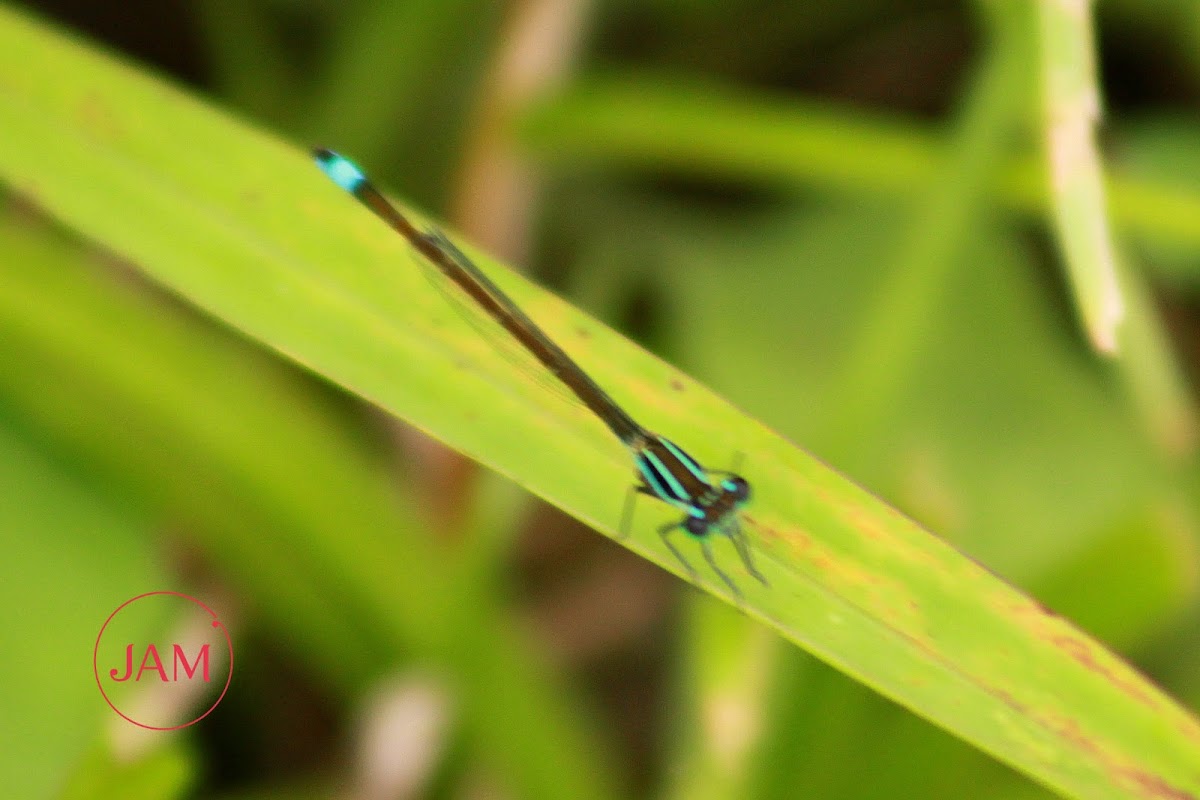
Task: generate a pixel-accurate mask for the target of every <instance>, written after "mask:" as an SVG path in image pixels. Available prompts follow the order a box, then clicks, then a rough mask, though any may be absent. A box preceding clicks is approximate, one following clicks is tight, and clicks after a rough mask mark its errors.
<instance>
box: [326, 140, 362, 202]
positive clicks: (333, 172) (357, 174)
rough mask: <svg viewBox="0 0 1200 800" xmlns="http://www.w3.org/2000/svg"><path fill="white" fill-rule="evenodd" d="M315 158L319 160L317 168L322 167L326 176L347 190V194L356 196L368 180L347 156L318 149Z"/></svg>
mask: <svg viewBox="0 0 1200 800" xmlns="http://www.w3.org/2000/svg"><path fill="white" fill-rule="evenodd" d="M313 158H315V159H316V160H317V166H318V167H320V168H321V169H322V170H323V171H324V172H325V174H326V175H328V176H329V177H330V178H331V179H332V180H333V182H334V183H336V184H337V185H338V186H340V187H342V188H343V189H345V190H346V191H347V192H350V193H351V194H354V193H355V192H357V191H358V187H360V186H362V185H363V183H364V182H365V181H366V180H367V176H366V175H363V172H362V170H361V169H359V168H358V167H357V166H356V165H355V163H354V162H353V161H351V160H350V159H348V158H346V157H345V156H342V155H339V154H337V153H335V152H333V151H332V150H327V149H326V148H324V147H318V148H317V149H316V150H314V151H313Z"/></svg>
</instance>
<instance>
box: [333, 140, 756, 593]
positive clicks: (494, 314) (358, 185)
mask: <svg viewBox="0 0 1200 800" xmlns="http://www.w3.org/2000/svg"><path fill="white" fill-rule="evenodd" d="M314 156H315V157H316V160H317V164H318V165H319V166H320V167H321V169H322V170H324V171H325V174H326V175H328V176H329V177H330V178H332V179H333V182H334V183H336V184H337V185H338V186H340V187H341V188H343V189H345V190H346V191H347V192H349V193H350V194H352V195H354V197H355V198H356V199H357V200H358V201H359V202H361V203H362V204H363V205H365V206H366V207H367V208H369V209H371V211H373V212H375V214H376V215H377V216H378V217H379V218H380V219H382V220H383V221H384V222H386V223H387V224H388V225H390V226H391V227H392V228H393V229H394V230H395V231H396V232H397V233H399V234H400V235H401V236H403V237H404V238H405V239H407V240H408V242H409V243H410V244H411V245H412V246H413V247H414V248H415V249H416V250H417V252H418V253H420V254H421V255H422V256H423V257H424V258H426V259H427V260H428V261H429V262H430V263H431V264H433V265H434V266H435V267H436V268H437V270H438V271H439V272H440V273H441V275H442V276H444V277H445V278H446V279H448V280H450V281H452V282H453V283H454V284H455V285H457V286H458V288H459V289H461V290H462V291H463V292H464V293H466V295H467V296H468V297H469V298H470V299H471V301H472V302H473V303H475V305H477V306H478V307H479V308H480V309H481V310H482V311H483V312H485V313H486V314H488V315H489V316H490V317H491V318H492V319H494V320H495V321H496V322H497V323H499V324H500V325H501V326H502V327H503V328H504V329H505V330H506V331H507V332H508V333H509V334H510V335H511V336H512V337H513V338H514V339H516V340H517V342H519V343H520V344H521V346H522V347H524V348H525V349H526V350H528V351H529V353H530V354H531V355H533V357H534V358H536V359H537V360H538V361H540V362H541V363H542V365H544V366H545V367H546V369H548V370H549V371H550V372H551V373H552V374H553V375H554V376H555V377H556V378H558V380H560V381H562V383H563V384H564V385H566V387H567V388H568V389H570V390H571V392H573V393H574V394H575V396H576V397H578V398H579V400H580V401H581V402H582V403H583V404H584V405H585V406H587V407H588V408H589V409H590V410H591V411H592V412H593V413H594V414H595V415H596V416H598V417H599V418H600V419H601V420H602V421H603V422H604V424H605V425H607V426H608V428H609V430H611V431H612V432H613V433H614V434H616V437H617V438H618V439H620V440H621V443H622V444H624V445H625V446H626V447H627V448H629V451H630V453H631V454H632V455H633V460H634V465H635V467H636V470H637V477H638V483H637V484H636V485H634V486H633V487H632V488H631V490H630V492H629V494H628V495H627V496H626V499H625V507H624V510H623V512H622V515H621V533H622V534H625V533H626V532H627V531H628V527H629V524H630V520H631V517H632V514H633V506H634V501H635V500H636V498H637V495H638V494H645V495H649V496H650V497H654V498H657V499H659V500H661V501H663V502H664V503H667V504H669V505H671V506H674V507H675V508H677V509H679V510H680V511H683V512H684V516H683V518H682V519H680V520H676V521H673V522H668V523H667V524H665V525H663V526H661V527H660V528H659V529H658V533H659V535H660V536H662V539H663V541H664V542H665V543H666V545H667V548H668V549H670V551H671V553H672V554H674V556H675V558H677V559H679V562H680V563H681V564H683V566H684V567H685V568H686V569H687V571H688V573H689V574H690V575H691V576H692V579H693V580H696V579H697V577H698V576H697V575H696V571H695V569H693V567H692V565H691V564H690V563H688V560H687V559H686V558H684V557H683V554H682V553H680V552H679V550H677V549H676V548H675V545H674V544H673V543H672V542H671V539H670V534H671V533H672V532H673V531H675V530H677V529H682V530H683V531H685V532H686V533H687V534H688V535H689V536H691V537H692V538H693V539H695V540H696V541H698V542H699V543H700V547H701V549H702V550H703V552H704V558H705V559H706V560H707V561H708V563H709V566H711V567H712V569H713V571H714V572H716V574H717V575H718V576H720V578H721V580H723V581H724V582H725V583H726V584H727V585H728V586H729V588H730V589H731V590H732V591H733V592H734V594H736V595H738V596H740V595H741V592H740V591H739V590H738V587H737V585H736V584H735V583H734V582H733V581H732V580H731V579H730V578H729V576H728V575H726V574H725V572H724V571H723V570H722V569H721V568H720V567H719V566H717V562H716V559H715V558H714V557H713V551H712V537H713V534H714V533H716V534H720V535H724V536H725V537H727V538H728V539H729V540H730V541H731V542H732V543H733V545H734V547H735V548H736V549H737V552H738V555H739V556H740V557H741V559H742V563H744V564H745V565H746V569H747V571H749V573H750V574H751V575H753V576H754V577H755V578H757V579H758V580H760V581H762V583H763V584H764V585H766V583H767V581H766V578H764V577H763V576H762V574H761V573H760V572H759V571H758V570H757V569H756V568H755V566H754V562H753V560H752V559H751V555H750V545H749V543H748V542H747V541H746V535H745V533H744V532H743V531H742V528H741V523H740V521H739V519H738V511H739V509H741V508H742V506H744V505H745V504H746V503H747V502H748V501H749V500H750V484H748V483H747V482H746V480H745V479H744V478H742V477H741V476H740V475H736V474H734V473H732V472H726V471H721V470H706V469H704V468H703V467H702V466H700V464H699V463H698V462H697V461H696V459H694V458H692V457H691V456H689V455H688V454H687V453H685V452H684V451H683V450H682V449H681V448H680V447H679V446H678V445H675V444H673V443H672V442H670V441H669V440H667V439H665V438H663V437H662V436H659V435H658V434H655V433H651V432H650V431H648V430H646V429H645V428H643V427H642V426H641V425H639V424H637V423H636V422H634V420H633V418H632V417H630V416H629V414H628V413H627V412H626V411H625V409H623V408H621V406H619V405H617V403H616V401H615V400H613V399H612V398H611V397H609V395H608V393H607V392H605V391H604V390H603V389H601V388H600V386H599V385H598V384H597V383H596V382H595V381H593V380H592V379H591V377H590V376H588V374H587V373H586V372H584V371H583V370H582V369H581V368H580V366H579V365H578V364H576V363H575V361H574V360H572V359H571V357H570V356H568V355H567V354H566V353H564V352H563V351H562V348H560V347H559V346H558V345H556V344H555V343H554V342H553V341H552V340H551V339H550V337H548V336H547V335H546V334H545V333H544V332H543V331H542V329H541V328H539V327H538V326H537V325H536V324H535V323H534V322H533V320H531V319H530V318H529V317H527V316H525V313H524V312H523V311H521V309H520V308H518V307H517V306H516V304H515V303H513V301H512V300H510V299H509V298H508V295H506V294H504V292H502V291H501V290H500V288H499V287H497V286H496V284H494V283H493V282H492V281H491V279H489V278H488V277H487V276H486V275H484V274H483V272H482V271H480V269H479V268H478V267H477V266H475V264H474V263H472V261H471V259H469V258H467V256H466V255H465V254H464V253H463V252H462V251H461V250H459V249H458V248H457V247H455V246H454V244H453V243H452V242H451V241H450V240H449V239H448V238H446V236H445V235H444V234H443V233H441V231H438V230H428V231H422V230H419V229H418V228H417V227H416V226H415V225H414V224H413V223H412V222H410V221H409V220H408V218H407V217H405V216H404V215H403V214H401V213H400V211H399V209H397V208H396V207H395V206H394V205H392V204H391V203H390V202H388V200H387V199H386V198H385V197H384V196H383V194H381V193H380V192H379V190H378V189H376V188H375V186H374V185H372V184H371V182H370V181H368V180H367V178H366V176H365V175H364V174H363V172H362V170H360V169H359V168H358V167H357V166H355V164H354V163H353V162H351V161H350V160H348V159H346V158H344V157H343V156H340V155H338V154H337V153H335V152H333V151H332V150H326V149H324V148H321V149H318V150H317V151H315V153H314Z"/></svg>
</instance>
